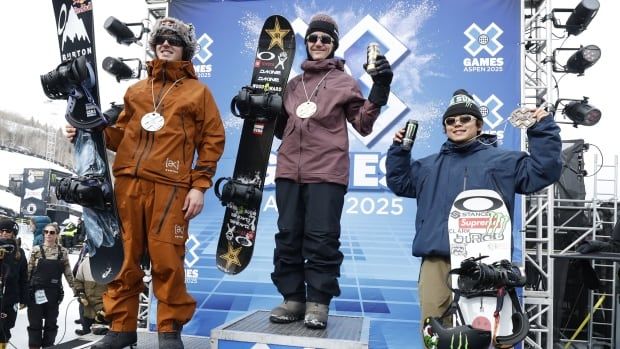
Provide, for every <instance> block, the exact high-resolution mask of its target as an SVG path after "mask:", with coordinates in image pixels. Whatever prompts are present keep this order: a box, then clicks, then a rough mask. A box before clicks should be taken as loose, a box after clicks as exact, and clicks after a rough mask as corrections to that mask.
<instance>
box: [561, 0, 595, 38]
mask: <svg viewBox="0 0 620 349" xmlns="http://www.w3.org/2000/svg"><path fill="white" fill-rule="evenodd" d="M600 6H601V5H600V4H599V3H598V0H582V1H581V2H580V3H579V5H577V7H575V10H574V11H573V13H571V15H570V16H569V17H568V20H566V32H567V33H568V35H579V34H581V32H583V31H584V30H586V28H587V27H588V25H590V22H592V19H594V16H596V13H597V12H598V9H599V7H600Z"/></svg>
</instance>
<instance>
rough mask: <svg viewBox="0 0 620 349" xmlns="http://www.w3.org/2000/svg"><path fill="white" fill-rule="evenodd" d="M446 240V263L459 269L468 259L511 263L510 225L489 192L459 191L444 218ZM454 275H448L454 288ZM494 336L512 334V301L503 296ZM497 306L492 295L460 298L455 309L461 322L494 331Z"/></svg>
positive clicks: (499, 200) (499, 201)
mask: <svg viewBox="0 0 620 349" xmlns="http://www.w3.org/2000/svg"><path fill="white" fill-rule="evenodd" d="M448 233H449V239H450V264H451V268H452V269H456V268H460V267H461V262H462V261H463V260H464V259H466V258H470V257H476V258H477V257H481V256H488V257H486V258H483V259H481V260H480V262H482V263H485V264H488V265H490V264H492V263H493V262H496V261H500V260H503V259H506V260H509V261H510V260H511V244H512V225H511V221H510V215H509V214H508V210H507V208H506V205H505V204H504V201H503V200H502V198H501V197H500V196H499V194H498V193H497V192H495V191H493V190H488V189H475V190H466V191H463V192H461V193H460V194H459V195H458V196H457V197H456V199H455V200H454V203H453V205H452V209H451V210H450V217H449V219H448ZM456 285H457V275H453V276H452V287H453V288H456ZM503 299H504V305H503V307H502V310H501V312H500V323H499V330H498V335H501V336H503V335H509V334H511V333H512V320H511V316H512V313H513V308H512V302H511V300H510V297H509V296H508V295H505V296H504V297H503ZM496 306H497V298H496V297H495V295H491V294H490V295H489V296H484V297H472V298H467V297H465V296H461V298H460V300H459V307H460V308H461V311H462V312H463V317H464V319H465V323H466V324H468V325H472V326H473V327H475V328H478V329H483V330H488V331H494V323H495V318H494V316H493V313H494V312H495V309H496Z"/></svg>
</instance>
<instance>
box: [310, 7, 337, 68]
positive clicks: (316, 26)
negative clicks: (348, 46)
mask: <svg viewBox="0 0 620 349" xmlns="http://www.w3.org/2000/svg"><path fill="white" fill-rule="evenodd" d="M314 32H323V33H325V34H329V36H331V37H332V39H334V49H333V50H332V52H331V54H330V55H329V57H328V58H331V57H334V52H336V50H337V49H338V40H339V38H338V24H336V21H334V19H333V18H331V17H330V16H328V15H326V14H324V13H319V14H316V15H314V16H312V18H311V19H310V24H308V29H307V30H306V36H305V37H304V41H305V40H306V39H307V38H308V35H310V34H312V33H314ZM307 51H308V48H307V47H306V53H308V59H311V57H310V53H309V52H307Z"/></svg>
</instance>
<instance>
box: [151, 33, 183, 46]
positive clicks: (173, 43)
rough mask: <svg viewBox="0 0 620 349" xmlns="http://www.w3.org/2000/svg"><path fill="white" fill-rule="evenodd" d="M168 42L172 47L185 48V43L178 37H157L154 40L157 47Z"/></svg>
mask: <svg viewBox="0 0 620 349" xmlns="http://www.w3.org/2000/svg"><path fill="white" fill-rule="evenodd" d="M166 41H168V44H169V45H171V46H177V47H184V46H185V43H184V42H183V40H182V39H181V38H180V37H178V36H176V35H160V36H157V37H156V38H155V40H154V42H155V45H162V44H163V43H164V42H166Z"/></svg>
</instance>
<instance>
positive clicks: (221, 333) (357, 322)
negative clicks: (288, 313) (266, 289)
mask: <svg viewBox="0 0 620 349" xmlns="http://www.w3.org/2000/svg"><path fill="white" fill-rule="evenodd" d="M269 314H270V312H269V311H267V310H257V311H255V312H253V313H249V314H247V315H245V316H243V317H241V318H239V319H236V320H233V321H231V322H229V323H226V324H223V325H221V326H219V327H216V328H214V329H212V330H211V340H210V344H211V346H210V349H245V348H247V349H249V348H264V349H267V348H277V349H293V348H300V349H303V348H325V349H332V348H333V349H336V348H337V349H368V337H369V327H370V322H369V321H368V320H367V319H366V318H363V317H358V316H340V315H330V316H329V319H328V321H327V328H325V329H324V330H313V329H309V328H306V327H305V326H304V322H303V320H301V321H296V322H293V323H290V324H274V323H272V322H270V321H269Z"/></svg>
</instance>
